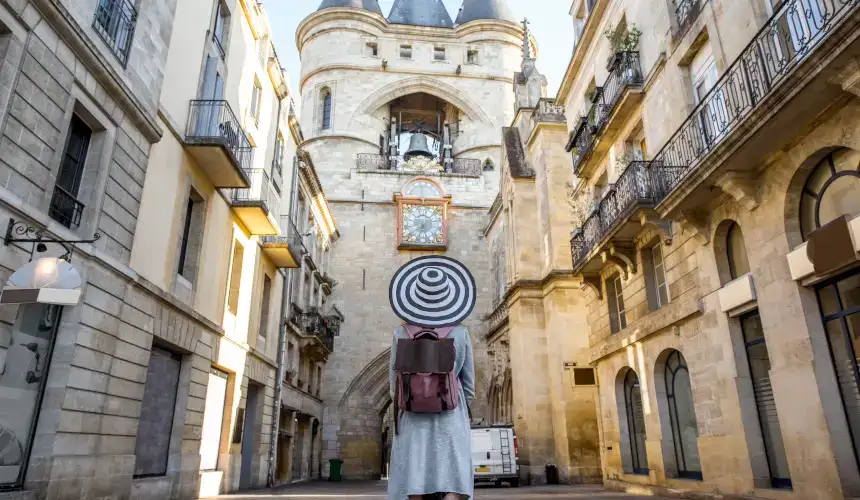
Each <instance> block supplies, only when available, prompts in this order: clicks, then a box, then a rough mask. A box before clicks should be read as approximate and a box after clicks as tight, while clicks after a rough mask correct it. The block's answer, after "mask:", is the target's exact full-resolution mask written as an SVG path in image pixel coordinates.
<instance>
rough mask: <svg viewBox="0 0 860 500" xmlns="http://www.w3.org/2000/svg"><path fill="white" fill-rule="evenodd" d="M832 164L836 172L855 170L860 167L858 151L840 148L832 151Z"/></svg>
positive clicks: (859, 152) (859, 153)
mask: <svg viewBox="0 0 860 500" xmlns="http://www.w3.org/2000/svg"><path fill="white" fill-rule="evenodd" d="M833 166H834V167H835V168H836V171H837V172H845V171H855V172H856V171H857V170H858V167H860V151H855V150H853V149H840V150H839V151H837V152H835V153H833Z"/></svg>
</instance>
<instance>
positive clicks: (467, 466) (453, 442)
mask: <svg viewBox="0 0 860 500" xmlns="http://www.w3.org/2000/svg"><path fill="white" fill-rule="evenodd" d="M404 338H409V335H407V333H406V331H405V329H404V328H403V327H398V328H397V329H396V330H395V331H394V339H393V341H392V348H391V364H390V366H389V368H388V378H389V387H390V390H391V397H392V399H393V398H394V387H395V385H396V381H397V374H396V372H395V371H394V362H395V356H396V353H397V348H396V343H397V339H404ZM450 338H453V339H454V348H455V349H456V352H457V359H456V360H455V362H454V372H455V373H456V374H457V377H459V379H460V403H459V404H458V405H457V408H456V409H455V410H452V411H447V412H442V413H408V412H403V413H401V414H400V424H399V434H398V435H396V436H395V437H394V442H393V444H392V446H391V464H390V468H389V474H388V476H389V479H388V500H406V499H407V497H408V496H409V495H425V494H428V493H436V492H443V493H459V494H460V495H465V498H471V497H472V496H473V490H474V487H475V480H474V475H473V471H474V469H472V430H471V425H470V422H469V410H468V406H467V405H468V403H470V402H471V401H472V400H473V399H474V398H475V364H474V361H473V359H472V341H471V338H470V337H469V331H468V330H466V329H465V328H464V327H462V326H457V327H456V328H454V330H453V331H452V332H451V334H450ZM394 404H397V402H396V401H395V403H394Z"/></svg>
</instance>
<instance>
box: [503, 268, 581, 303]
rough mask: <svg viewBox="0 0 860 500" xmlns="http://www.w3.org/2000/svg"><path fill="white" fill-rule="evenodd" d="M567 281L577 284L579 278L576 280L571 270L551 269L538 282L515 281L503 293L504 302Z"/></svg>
mask: <svg viewBox="0 0 860 500" xmlns="http://www.w3.org/2000/svg"><path fill="white" fill-rule="evenodd" d="M559 280H563V281H567V280H572V281H576V282H579V278H576V277H575V275H574V273H573V270H572V269H553V270H552V271H550V272H548V273H546V274H545V275H544V277H543V278H541V279H539V280H517V281H515V282H514V283H513V284H511V287H510V288H508V291H507V293H505V298H504V300H505V301H510V300H511V299H513V297H514V295H516V294H518V293H519V292H521V291H527V290H532V291H536V290H541V291H543V289H544V288H546V287H547V286H548V285H550V284H552V283H554V282H556V281H559Z"/></svg>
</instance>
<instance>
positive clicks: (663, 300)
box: [657, 283, 669, 306]
mask: <svg viewBox="0 0 860 500" xmlns="http://www.w3.org/2000/svg"><path fill="white" fill-rule="evenodd" d="M657 292H659V294H660V305H661V306H665V305H666V304H668V303H669V287H667V286H666V284H665V283H664V284H663V286H661V287H660V288H658V289H657Z"/></svg>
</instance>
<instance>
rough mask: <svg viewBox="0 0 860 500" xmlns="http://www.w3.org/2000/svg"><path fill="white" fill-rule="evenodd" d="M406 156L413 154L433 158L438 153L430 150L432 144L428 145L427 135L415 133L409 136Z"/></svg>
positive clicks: (409, 156)
mask: <svg viewBox="0 0 860 500" xmlns="http://www.w3.org/2000/svg"><path fill="white" fill-rule="evenodd" d="M404 156H405V157H406V158H407V159H409V158H411V157H413V156H424V157H427V158H433V157H434V156H436V155H434V154H433V153H432V152H430V146H428V145H427V136H426V135H424V134H418V133H415V134H412V137H410V138H409V149H407V150H406V154H405V155H404Z"/></svg>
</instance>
